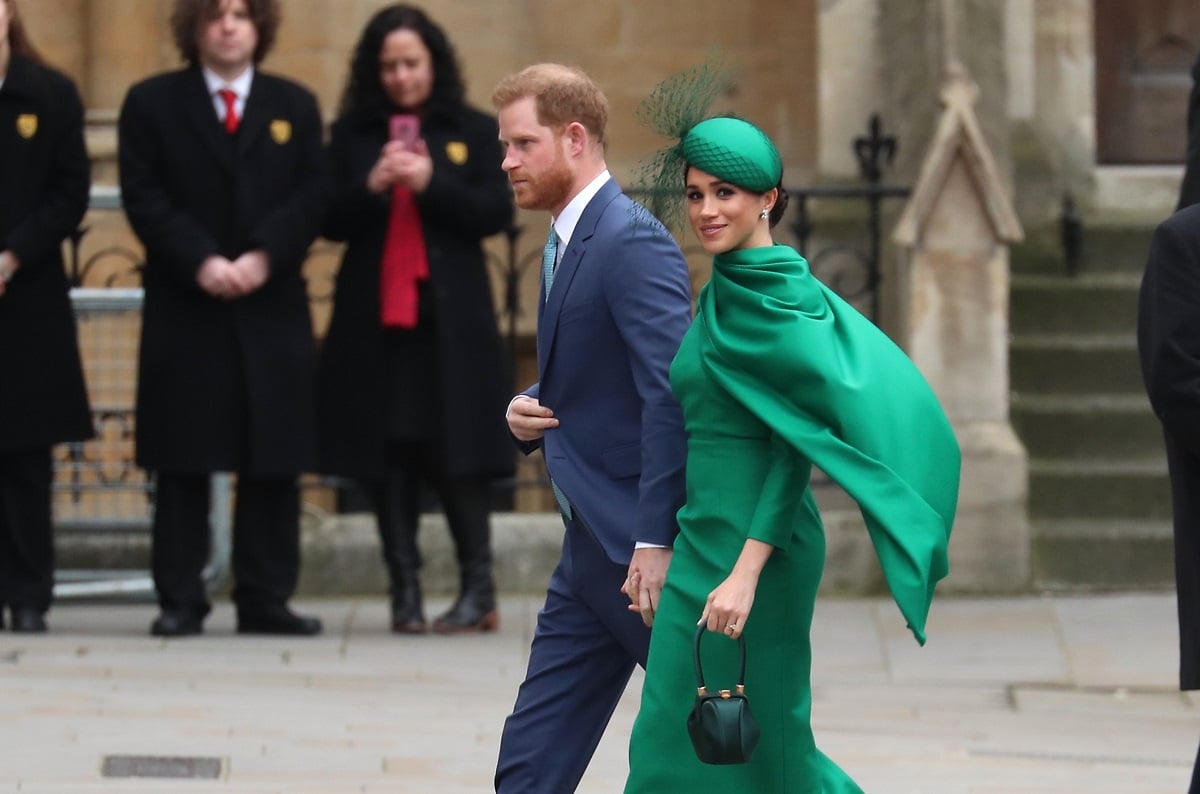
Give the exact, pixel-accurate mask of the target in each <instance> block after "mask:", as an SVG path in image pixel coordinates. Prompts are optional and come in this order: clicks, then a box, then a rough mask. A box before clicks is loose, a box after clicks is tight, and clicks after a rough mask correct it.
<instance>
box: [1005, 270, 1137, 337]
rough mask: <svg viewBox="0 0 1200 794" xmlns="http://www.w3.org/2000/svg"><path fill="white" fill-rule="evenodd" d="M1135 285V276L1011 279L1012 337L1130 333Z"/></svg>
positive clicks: (1134, 319)
mask: <svg viewBox="0 0 1200 794" xmlns="http://www.w3.org/2000/svg"><path fill="white" fill-rule="evenodd" d="M1140 285H1141V275H1140V274H1135V273H1104V274H1092V275H1081V276H1077V277H1075V278H1069V277H1066V276H1046V275H1014V276H1013V278H1012V289H1011V292H1012V294H1011V318H1010V323H1011V327H1012V329H1013V334H1014V335H1016V336H1023V335H1042V334H1100V335H1113V334H1132V333H1135V332H1136V328H1137V297H1138V288H1139V287H1140Z"/></svg>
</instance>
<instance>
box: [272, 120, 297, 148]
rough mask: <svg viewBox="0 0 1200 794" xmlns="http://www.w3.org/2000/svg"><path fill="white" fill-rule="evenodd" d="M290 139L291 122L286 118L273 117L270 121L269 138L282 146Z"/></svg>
mask: <svg viewBox="0 0 1200 794" xmlns="http://www.w3.org/2000/svg"><path fill="white" fill-rule="evenodd" d="M291 139H292V123H291V122H290V121H288V120H287V119H275V120H274V121H272V122H271V140H273V141H275V143H277V144H279V145H280V146H283V145H284V144H285V143H287V142H288V141H290V140H291Z"/></svg>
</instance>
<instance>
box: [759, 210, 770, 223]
mask: <svg viewBox="0 0 1200 794" xmlns="http://www.w3.org/2000/svg"><path fill="white" fill-rule="evenodd" d="M758 217H760V218H762V219H763V220H764V221H765V220H767V219H768V218H770V217H771V211H770V210H769V209H767V208H766V207H763V211H762V212H760V213H759V214H758Z"/></svg>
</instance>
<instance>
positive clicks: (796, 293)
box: [696, 245, 961, 644]
mask: <svg viewBox="0 0 1200 794" xmlns="http://www.w3.org/2000/svg"><path fill="white" fill-rule="evenodd" d="M696 322H697V323H699V324H700V325H701V330H702V334H703V339H704V342H703V346H702V351H703V353H702V355H703V361H704V365H705V367H706V370H707V371H708V372H709V373H710V374H711V375H712V376H713V378H714V379H715V380H716V381H717V383H718V384H719V385H721V386H722V387H723V388H725V389H726V390H727V391H728V392H729V393H730V394H732V395H733V396H734V397H735V398H736V399H738V400H739V401H740V402H742V403H743V404H745V405H746V406H747V408H748V409H749V410H750V411H752V412H753V413H754V414H755V415H757V416H758V417H759V418H760V419H761V420H762V421H763V422H764V423H765V424H766V425H767V426H769V427H770V428H771V429H772V431H773V432H774V433H776V434H777V435H778V436H779V437H780V438H781V439H783V440H784V441H785V442H786V443H788V444H789V445H791V446H792V447H793V448H795V449H796V450H797V451H798V452H799V453H800V454H801V455H803V456H804V457H806V458H807V459H808V460H810V461H812V463H813V464H814V465H815V466H817V467H818V468H819V469H821V470H822V471H824V472H825V473H826V474H828V475H829V476H830V477H831V478H832V479H833V480H834V481H835V482H837V483H838V484H839V485H840V486H841V487H842V488H843V489H844V490H845V491H846V492H847V493H848V494H850V496H851V497H853V498H854V499H855V501H857V502H858V505H859V509H860V510H861V511H862V515H863V518H864V519H865V521H866V525H867V530H868V532H869V534H870V537H871V542H872V544H873V545H874V547H875V553H876V554H877V555H878V557H879V562H880V564H881V565H882V567H883V572H884V577H885V578H886V580H887V583H888V587H889V588H890V590H891V592H892V597H893V598H894V599H895V601H896V605H897V606H898V607H899V608H900V612H901V613H902V614H903V615H904V618H905V620H906V621H907V622H908V627H909V628H910V629H911V630H912V632H913V635H914V636H915V637H916V639H917V642H919V643H921V644H924V643H925V620H926V618H927V616H928V614H929V605H930V602H931V601H932V599H933V591H934V587H935V586H936V584H937V582H938V580H940V579H942V578H943V577H945V576H946V574H947V573H948V571H949V563H948V560H947V556H946V547H947V544H948V542H949V540H950V527H951V525H952V524H953V522H954V511H955V506H956V504H957V501H958V479H959V468H960V463H961V456H960V453H959V449H958V443H957V441H956V440H955V438H954V431H953V429H952V428H951V426H950V422H949V420H948V419H947V418H946V415H945V413H944V412H943V411H942V408H941V406H940V404H939V403H938V401H937V398H936V397H935V396H934V394H933V390H932V389H930V387H929V384H928V383H927V382H926V381H925V379H924V377H922V375H921V373H920V372H919V371H918V370H917V368H916V366H914V365H913V363H912V361H911V360H910V359H909V358H908V356H907V355H905V353H904V352H903V351H902V350H901V349H900V348H899V347H897V346H896V345H895V344H894V343H893V342H892V341H891V340H890V339H889V338H888V337H887V336H886V335H885V334H884V333H883V332H882V331H880V330H879V329H878V328H877V327H876V326H875V325H874V324H873V323H872V322H871V321H870V320H868V319H867V318H866V317H864V316H863V315H861V314H860V313H859V312H858V311H857V310H855V309H854V308H853V307H852V306H850V305H849V304H848V303H846V302H845V301H843V300H842V299H841V298H840V297H838V296H837V294H835V293H834V292H833V291H832V290H830V289H829V288H828V287H826V286H825V285H824V284H822V283H821V282H820V281H818V280H817V279H816V277H814V276H813V275H812V274H811V273H810V272H809V268H808V263H807V262H806V261H805V260H804V258H803V257H801V256H800V254H799V253H797V252H796V251H795V250H794V249H792V248H790V247H788V246H783V245H776V246H773V247H766V248H754V249H749V250H742V251H732V252H729V253H725V254H720V255H718V256H717V257H716V258H715V259H714V261H713V273H712V279H711V280H710V281H709V283H708V284H707V285H705V287H704V289H703V290H702V291H701V293H700V299H699V310H698V312H697V317H696Z"/></svg>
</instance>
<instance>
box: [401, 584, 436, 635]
mask: <svg viewBox="0 0 1200 794" xmlns="http://www.w3.org/2000/svg"><path fill="white" fill-rule="evenodd" d="M428 630H429V626H428V625H426V623H425V611H424V609H423V608H422V606H421V586H420V584H419V583H418V582H417V572H416V571H415V570H414V571H412V573H411V577H410V578H408V579H406V580H405V581H404V583H403V584H402V585H400V586H399V587H397V585H396V583H395V580H393V582H392V631H394V632H396V633H397V634H424V633H425V632H426V631H428Z"/></svg>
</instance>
